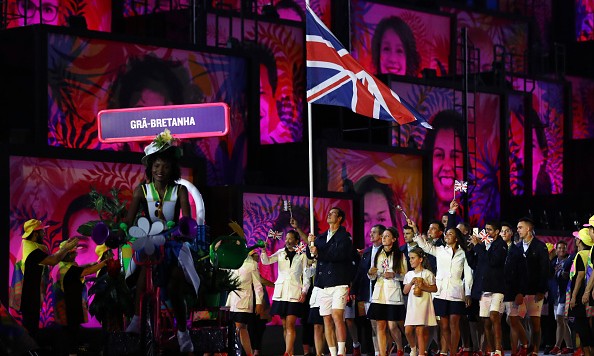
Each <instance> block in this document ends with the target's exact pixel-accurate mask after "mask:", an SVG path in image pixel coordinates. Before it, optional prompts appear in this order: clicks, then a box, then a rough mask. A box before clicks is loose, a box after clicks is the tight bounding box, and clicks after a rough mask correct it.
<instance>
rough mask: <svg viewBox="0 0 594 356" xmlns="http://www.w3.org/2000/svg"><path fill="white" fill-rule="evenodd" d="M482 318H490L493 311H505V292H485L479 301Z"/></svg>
mask: <svg viewBox="0 0 594 356" xmlns="http://www.w3.org/2000/svg"><path fill="white" fill-rule="evenodd" d="M479 306H480V311H479V316H480V317H481V318H488V317H489V315H490V314H491V312H494V311H495V312H498V313H500V314H501V313H503V311H504V307H505V306H504V305H503V293H483V295H482V296H481V300H480V301H479Z"/></svg>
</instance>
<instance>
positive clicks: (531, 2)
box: [498, 0, 579, 51]
mask: <svg viewBox="0 0 594 356" xmlns="http://www.w3.org/2000/svg"><path fill="white" fill-rule="evenodd" d="M578 1H579V0H578ZM498 3H499V11H501V12H507V13H510V14H520V15H522V16H525V17H530V18H531V19H534V20H533V21H535V22H536V23H535V24H534V25H533V27H532V33H531V34H530V37H531V42H532V43H533V45H534V44H538V45H540V46H541V47H542V49H543V50H545V51H548V50H550V49H551V40H552V38H553V36H552V33H551V30H552V29H553V28H554V26H553V25H552V22H553V0H513V1H498Z"/></svg>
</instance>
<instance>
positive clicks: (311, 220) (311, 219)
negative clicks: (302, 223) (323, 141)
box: [305, 0, 316, 234]
mask: <svg viewBox="0 0 594 356" xmlns="http://www.w3.org/2000/svg"><path fill="white" fill-rule="evenodd" d="M305 5H306V6H309V0H305ZM306 50H307V49H306ZM311 126H312V124H311V104H310V103H307V142H308V146H309V147H308V149H309V232H310V233H311V234H315V233H316V232H315V231H314V201H313V142H312V127H311Z"/></svg>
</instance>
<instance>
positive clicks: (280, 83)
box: [206, 14, 305, 144]
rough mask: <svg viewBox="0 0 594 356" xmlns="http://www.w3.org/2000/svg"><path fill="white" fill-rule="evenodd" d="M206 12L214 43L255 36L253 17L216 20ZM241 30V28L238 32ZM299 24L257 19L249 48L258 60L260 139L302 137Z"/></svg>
mask: <svg viewBox="0 0 594 356" xmlns="http://www.w3.org/2000/svg"><path fill="white" fill-rule="evenodd" d="M215 24H216V16H215V15H214V14H209V16H208V27H207V41H206V43H207V44H208V45H210V46H215V45H216V44H217V42H220V41H221V40H224V41H226V40H227V39H228V38H229V37H230V36H232V37H235V38H236V39H244V40H253V39H254V38H255V31H254V21H252V20H244V23H243V27H242V26H241V19H240V18H233V19H232V29H233V33H230V29H229V21H219V26H218V32H217V31H216V25H215ZM242 30H243V32H241V31H242ZM303 40H304V35H303V26H289V25H286V24H275V23H269V22H263V21H260V22H258V47H257V48H253V51H255V52H256V53H254V56H255V59H256V60H260V61H261V62H260V67H259V68H260V143H261V144H274V143H289V142H300V141H301V140H302V139H303V122H304V120H303V116H304V110H303V108H304V102H303V101H304V100H303V99H304V93H305V62H304V52H303V51H304V50H305V49H304V45H303Z"/></svg>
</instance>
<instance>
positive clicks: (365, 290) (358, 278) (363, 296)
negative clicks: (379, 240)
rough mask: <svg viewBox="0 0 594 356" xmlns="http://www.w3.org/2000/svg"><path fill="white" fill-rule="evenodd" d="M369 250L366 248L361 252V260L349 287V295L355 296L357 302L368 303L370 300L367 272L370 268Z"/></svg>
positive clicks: (369, 248)
mask: <svg viewBox="0 0 594 356" xmlns="http://www.w3.org/2000/svg"><path fill="white" fill-rule="evenodd" d="M371 249H372V246H369V247H367V248H366V249H365V250H363V254H362V255H361V260H360V261H359V266H358V268H357V272H356V273H355V277H354V278H353V285H352V287H351V294H355V296H356V298H357V300H358V301H363V302H368V301H369V300H370V297H371V296H370V295H369V282H370V281H369V277H368V276H367V272H369V269H370V268H371Z"/></svg>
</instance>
